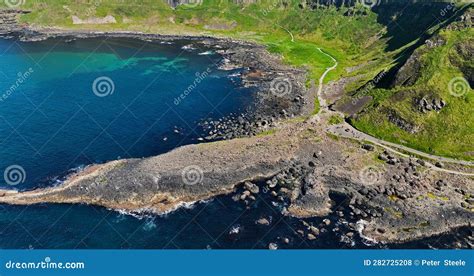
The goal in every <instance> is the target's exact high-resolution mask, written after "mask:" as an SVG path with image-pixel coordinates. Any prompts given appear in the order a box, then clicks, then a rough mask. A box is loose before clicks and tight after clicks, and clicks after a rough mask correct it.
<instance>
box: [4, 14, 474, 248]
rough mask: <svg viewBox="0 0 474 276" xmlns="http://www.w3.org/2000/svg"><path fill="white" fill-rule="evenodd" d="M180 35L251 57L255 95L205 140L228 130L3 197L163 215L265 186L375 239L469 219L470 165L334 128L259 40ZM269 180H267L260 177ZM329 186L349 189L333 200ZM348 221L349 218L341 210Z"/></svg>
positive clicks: (249, 80) (400, 237)
mask: <svg viewBox="0 0 474 276" xmlns="http://www.w3.org/2000/svg"><path fill="white" fill-rule="evenodd" d="M18 12H19V11H14V12H13V13H15V14H17V13H18ZM10 16H11V15H7V17H5V12H4V13H3V14H2V15H0V18H3V19H2V20H3V21H0V22H3V24H0V33H1V34H2V35H3V36H7V37H16V38H18V39H21V40H24V41H35V40H39V39H46V38H49V37H64V38H66V39H77V38H86V37H104V36H109V37H115V36H116V37H131V38H137V39H146V40H166V41H170V40H176V39H183V37H170V36H160V35H153V34H137V33H103V32H102V33H96V32H81V31H74V32H72V31H62V30H34V31H32V30H30V29H29V28H27V27H25V26H20V25H19V24H17V23H16V21H12V20H10V19H7V20H5V18H11V17H10ZM14 16H16V15H14ZM14 16H13V17H14ZM184 39H187V40H191V41H193V43H195V44H196V45H201V46H205V47H208V48H210V49H213V50H215V51H216V52H218V53H220V54H221V55H222V56H223V60H224V62H223V64H222V65H221V69H222V70H226V69H232V68H243V69H244V71H243V73H242V79H243V84H244V85H249V86H255V87H256V89H257V93H256V96H255V106H253V107H251V108H250V109H249V111H248V112H247V113H246V114H241V115H237V116H235V118H225V119H223V120H220V121H218V122H207V123H206V122H204V123H203V125H204V126H205V127H207V130H208V133H209V136H208V137H206V138H204V139H207V140H219V139H227V140H225V141H214V142H210V143H201V144H197V145H188V146H184V147H180V148H177V149H175V150H173V151H171V152H168V153H166V154H162V155H159V156H156V157H150V158H143V159H124V160H117V161H112V162H108V163H105V164H99V165H91V166H89V167H87V168H86V169H84V170H83V171H81V172H78V173H75V174H73V175H70V176H69V177H68V178H67V179H66V180H65V181H64V183H62V184H60V185H58V186H55V187H49V188H44V189H36V190H31V191H15V190H1V191H0V203H6V204H22V205H28V204H38V203H71V204H94V205H100V206H104V207H107V208H111V209H120V210H125V211H127V212H132V213H133V212H135V213H140V212H152V213H157V214H163V213H167V212H170V211H173V210H175V209H176V208H179V207H180V206H184V205H189V204H193V203H194V202H197V201H201V200H206V199H210V198H212V197H214V196H216V195H220V194H229V193H231V192H234V191H237V188H238V187H244V191H243V192H242V194H240V195H239V196H238V197H237V198H236V200H241V201H244V202H245V203H246V204H249V203H251V202H252V200H254V199H255V197H257V196H258V194H259V193H262V192H270V193H271V194H272V195H274V196H275V197H276V198H277V199H278V200H282V201H287V202H288V207H287V208H285V209H284V210H283V212H284V213H285V214H286V215H292V216H295V217H299V218H302V219H304V218H307V217H313V216H320V217H324V216H326V215H328V214H329V213H332V212H340V209H341V208H344V209H345V210H346V211H347V212H348V213H349V214H350V218H351V220H352V221H356V222H357V223H352V224H351V226H350V227H351V228H352V229H353V231H359V232H360V233H361V235H362V236H364V237H366V238H367V239H371V240H376V241H382V242H390V243H397V242H403V241H408V240H413V239H418V238H421V237H427V236H432V235H435V234H439V233H444V232H447V231H450V230H453V229H455V228H457V227H462V226H467V227H472V224H473V223H474V213H473V212H474V197H473V194H474V192H473V190H474V180H473V177H472V176H467V175H462V174H451V173H447V172H443V171H440V170H435V169H433V168H432V166H429V165H427V164H429V163H428V161H427V160H423V159H418V158H415V157H406V155H399V154H397V153H394V152H391V151H387V150H386V149H384V148H382V147H379V146H377V145H372V144H364V143H360V142H357V141H353V140H349V139H343V138H340V137H336V136H334V135H332V134H328V133H326V131H325V128H326V127H327V126H328V125H331V122H330V119H331V116H332V114H331V113H330V112H322V113H319V114H318V115H314V116H312V117H311V116H309V114H310V112H311V111H312V110H313V102H314V101H313V99H314V97H316V91H315V90H316V89H306V88H305V85H304V83H305V77H306V73H305V72H304V70H300V69H296V68H292V67H290V66H287V65H283V64H282V63H281V61H280V59H279V58H278V57H276V56H273V55H271V54H269V53H268V52H267V51H266V49H265V48H264V47H263V46H259V45H256V44H253V43H248V42H243V41H236V40H231V39H221V38H212V37H184ZM304 115H306V116H304ZM262 131H265V132H263V133H262ZM467 170H472V168H467ZM262 181H263V182H264V183H265V184H264V185H263V187H262V186H258V185H256V184H255V183H257V182H259V183H260V182H262ZM331 194H338V195H340V196H343V197H344V198H346V200H345V201H344V203H343V204H342V205H337V206H336V205H335V202H333V201H332V200H331ZM340 220H341V221H340V223H348V222H347V221H345V218H344V217H343V216H341V217H340ZM261 223H263V224H265V222H264V221H262V222H261ZM325 223H331V222H330V221H326V222H325ZM307 227H308V229H309V230H308V231H311V233H310V234H311V236H309V235H308V238H311V239H313V238H316V236H317V235H318V231H319V230H318V231H316V230H317V229H316V230H315V229H314V228H315V226H313V225H307Z"/></svg>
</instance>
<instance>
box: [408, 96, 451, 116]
mask: <svg viewBox="0 0 474 276" xmlns="http://www.w3.org/2000/svg"><path fill="white" fill-rule="evenodd" d="M413 101H414V106H415V108H416V109H418V110H419V111H420V112H422V113H427V112H429V111H436V112H439V111H440V110H441V109H442V108H443V107H444V106H445V105H446V102H445V101H444V100H442V99H438V98H432V99H431V98H428V97H426V96H425V97H422V98H414V99H413Z"/></svg>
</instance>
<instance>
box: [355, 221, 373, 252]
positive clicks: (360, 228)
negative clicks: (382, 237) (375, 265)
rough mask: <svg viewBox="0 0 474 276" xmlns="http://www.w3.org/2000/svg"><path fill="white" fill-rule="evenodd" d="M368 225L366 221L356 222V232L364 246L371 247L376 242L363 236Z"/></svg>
mask: <svg viewBox="0 0 474 276" xmlns="http://www.w3.org/2000/svg"><path fill="white" fill-rule="evenodd" d="M368 224H369V222H368V221H366V220H363V219H361V220H359V221H357V222H356V231H357V233H359V236H360V237H361V238H362V241H363V243H364V244H365V245H368V246H373V245H375V244H377V243H378V241H377V240H376V239H374V238H371V237H367V236H365V235H364V234H363V232H364V229H365V227H366V226H367V225H368Z"/></svg>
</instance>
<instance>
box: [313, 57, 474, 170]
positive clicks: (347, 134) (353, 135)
mask: <svg viewBox="0 0 474 276" xmlns="http://www.w3.org/2000/svg"><path fill="white" fill-rule="evenodd" d="M318 50H319V51H320V52H321V53H323V54H324V55H326V56H328V57H330V58H331V59H332V60H333V61H334V65H333V66H331V67H328V68H326V70H325V71H324V73H323V74H322V75H321V77H320V78H319V87H318V91H317V97H318V99H319V103H320V107H321V109H320V113H321V111H322V110H323V109H324V110H325V111H326V112H329V113H333V114H336V115H338V116H341V115H342V114H341V113H339V112H336V111H332V110H330V109H329V108H328V106H327V104H326V100H325V99H324V98H323V97H322V93H323V83H324V78H325V77H326V75H327V74H328V73H329V72H330V71H331V70H334V69H336V67H337V66H338V62H337V60H336V59H335V58H334V57H332V56H331V55H329V54H328V53H326V52H324V51H323V50H321V48H318ZM317 116H319V114H317V115H315V117H317ZM342 116H343V115H342ZM326 131H327V132H329V133H331V134H334V135H337V136H340V137H344V138H350V139H354V140H358V141H367V142H371V143H373V144H375V145H378V146H381V147H383V148H385V149H387V150H390V151H392V152H394V153H397V154H399V155H401V156H405V157H409V156H408V155H407V154H404V153H402V152H400V150H402V151H404V152H408V153H411V154H414V155H418V156H422V157H424V158H427V159H430V160H434V161H437V162H444V163H452V164H459V165H464V166H474V162H471V161H465V160H458V159H453V158H448V157H443V156H437V155H433V154H428V153H426V152H422V151H419V150H416V149H413V148H409V147H407V146H404V145H399V144H396V143H392V142H388V141H384V140H382V139H378V138H376V137H373V136H370V135H368V134H366V133H363V132H361V131H359V130H357V129H355V128H354V127H353V126H351V125H350V124H348V123H346V122H344V123H342V124H338V125H333V126H329V127H327V128H326ZM397 149H398V150H397ZM427 166H428V167H430V168H431V169H433V170H437V171H442V172H446V173H452V174H460V175H466V176H474V173H465V172H460V171H454V170H448V169H443V168H439V167H437V166H434V165H433V164H430V163H427Z"/></svg>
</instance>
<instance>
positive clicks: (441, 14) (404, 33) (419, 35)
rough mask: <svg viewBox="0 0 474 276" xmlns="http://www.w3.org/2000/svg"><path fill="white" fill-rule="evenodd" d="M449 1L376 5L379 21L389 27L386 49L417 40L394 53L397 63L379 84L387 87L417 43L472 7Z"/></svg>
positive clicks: (417, 45) (388, 50) (391, 49)
mask: <svg viewBox="0 0 474 276" xmlns="http://www.w3.org/2000/svg"><path fill="white" fill-rule="evenodd" d="M449 5H450V4H449V3H391V4H384V5H381V6H378V7H375V8H374V11H375V12H376V13H377V14H378V22H379V23H380V24H383V25H384V26H386V28H387V33H386V34H385V36H384V37H383V38H385V39H387V47H386V48H385V51H387V52H390V51H394V50H397V49H400V48H401V47H404V46H406V45H408V44H410V43H412V42H414V43H413V45H411V46H408V47H407V48H405V49H404V50H403V51H401V52H400V53H399V54H397V55H396V56H395V58H396V61H397V66H394V67H393V68H392V69H391V70H390V71H389V72H388V73H387V74H386V75H385V76H384V78H383V79H382V80H381V81H380V82H379V84H378V86H379V87H383V88H388V87H389V86H390V84H391V81H392V80H393V79H394V76H395V74H396V73H397V72H398V70H399V69H400V67H401V66H402V65H403V64H405V62H406V61H407V59H408V58H409V57H410V56H411V55H412V54H413V52H414V51H415V50H416V49H417V48H418V47H420V46H421V45H423V44H424V43H425V42H426V40H427V39H430V38H431V37H432V36H433V35H434V34H436V33H437V32H438V31H439V30H441V29H443V28H445V27H446V26H447V25H449V24H451V23H452V22H453V21H455V20H456V19H457V18H458V17H459V16H460V15H461V14H463V13H464V12H465V11H466V10H467V9H468V8H469V5H465V6H464V7H463V8H457V9H456V8H454V7H452V6H449ZM470 6H472V4H471V5H470Z"/></svg>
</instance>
